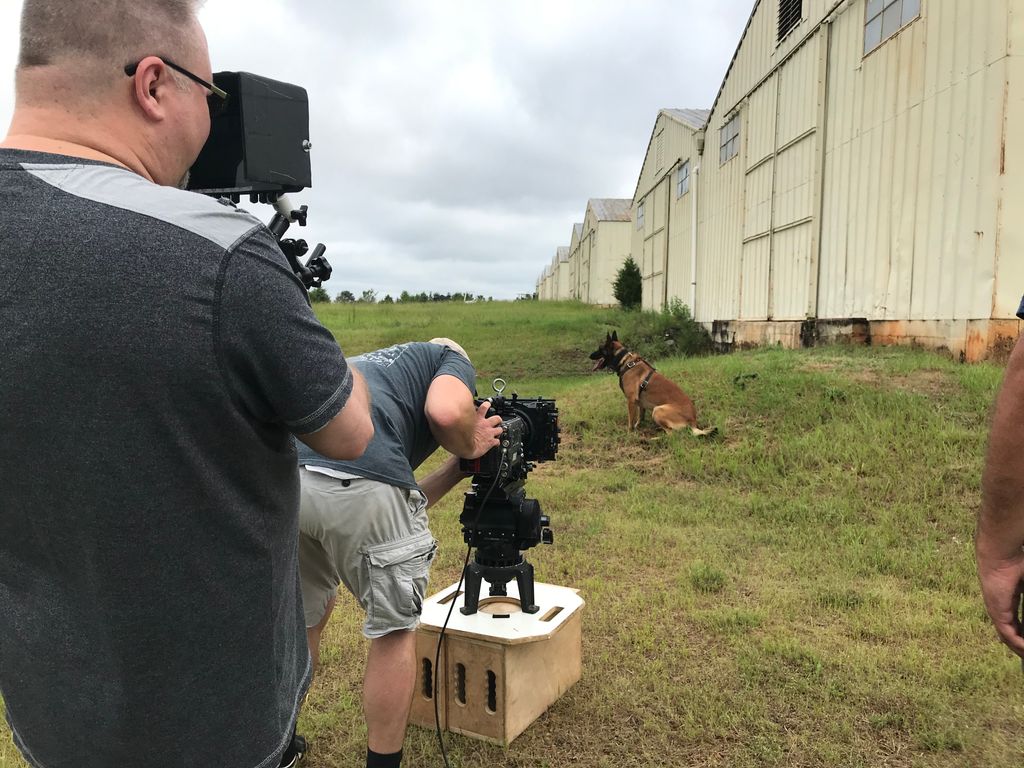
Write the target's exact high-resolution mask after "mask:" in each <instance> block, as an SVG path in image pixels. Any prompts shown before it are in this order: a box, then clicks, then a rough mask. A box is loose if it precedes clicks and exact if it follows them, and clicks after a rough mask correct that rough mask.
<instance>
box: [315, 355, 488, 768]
mask: <svg viewBox="0 0 1024 768" xmlns="http://www.w3.org/2000/svg"><path fill="white" fill-rule="evenodd" d="M349 362H350V363H351V364H352V365H353V366H354V367H355V368H357V369H358V370H359V371H360V372H361V373H362V374H363V376H364V377H365V379H366V382H367V385H368V387H369V390H370V393H371V395H372V407H371V415H372V418H373V425H374V437H373V439H372V440H371V442H370V445H369V447H368V448H367V449H366V453H364V454H363V456H362V457H361V458H359V459H357V460H354V461H332V460H330V459H327V458H324V457H323V456H321V455H319V454H317V453H315V452H314V451H312V450H310V449H308V448H306V447H305V446H302V445H300V446H299V465H300V467H302V469H301V471H300V474H301V483H302V497H301V503H300V511H299V527H300V538H299V572H300V575H301V577H302V600H303V606H304V610H305V614H306V627H307V629H306V634H307V639H308V641H309V650H310V654H311V656H312V657H313V663H314V666H315V665H316V663H317V662H318V661H319V647H320V635H321V633H322V632H323V629H324V627H325V626H326V625H327V620H328V619H329V618H330V615H331V611H332V609H333V608H334V603H335V600H336V598H337V591H338V585H339V584H340V583H344V584H345V586H346V587H347V588H348V590H349V592H351V593H352V594H353V595H354V596H355V598H356V599H357V600H358V601H359V603H360V605H362V607H363V609H364V610H365V611H366V622H365V624H364V625H363V634H364V635H365V636H366V637H367V638H369V640H370V652H369V657H368V659H367V662H366V671H365V675H364V678H363V713H364V716H365V717H366V729H367V742H368V744H367V757H366V765H367V768H394V767H396V766H398V765H400V764H401V759H402V743H403V742H404V740H405V727H406V723H407V721H408V718H409V707H410V704H411V702H412V694H413V687H414V685H415V682H416V639H415V635H414V633H413V630H414V629H415V628H416V626H417V624H418V623H419V615H420V610H421V608H422V605H423V597H424V594H425V592H426V587H427V578H428V576H429V571H430V563H431V561H432V560H433V557H434V552H435V550H436V549H437V543H436V542H435V541H434V537H433V536H432V535H431V533H430V529H429V527H428V525H427V515H426V509H427V507H428V506H430V505H432V504H433V503H434V502H436V501H437V500H438V499H440V498H441V497H442V496H444V494H445V493H447V492H448V491H449V490H451V489H452V488H454V487H455V485H456V484H458V482H459V481H460V480H462V478H463V477H464V475H463V474H462V473H461V472H460V471H459V462H458V458H457V457H462V458H466V459H474V458H477V457H479V456H482V455H483V454H485V453H486V452H487V451H488V450H490V449H491V448H492V447H494V446H496V445H498V436H499V435H500V434H501V428H500V426H499V424H500V423H501V418H500V417H498V416H491V417H488V416H487V415H486V414H487V408H488V404H487V403H484V404H482V405H481V406H480V407H479V408H477V407H476V406H475V405H474V402H473V393H474V390H475V380H476V373H475V371H474V370H473V366H472V365H471V364H470V362H469V357H468V356H467V355H466V352H465V350H463V349H462V347H460V346H459V345H458V344H456V343H455V342H453V341H451V340H450V339H433V340H432V341H430V342H415V343H409V344H401V345H398V346H395V347H391V348H389V349H381V350H377V351H376V352H369V353H367V354H365V355H361V356H359V357H354V358H350V359H349ZM439 445H440V446H443V447H444V448H446V449H447V450H448V451H450V452H451V453H452V454H454V456H452V457H449V459H448V460H447V461H446V462H445V463H444V464H443V465H442V466H441V467H440V468H439V469H438V470H437V471H435V472H433V473H431V474H430V475H428V476H427V477H426V478H424V479H423V480H422V481H421V482H420V483H419V484H417V482H416V479H415V477H414V475H413V472H414V470H415V469H416V468H417V467H419V466H420V464H422V463H423V461H425V460H426V459H427V457H428V456H430V455H431V454H432V453H433V452H434V451H435V450H436V449H437V448H438V446H439Z"/></svg>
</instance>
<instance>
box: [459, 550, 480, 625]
mask: <svg viewBox="0 0 1024 768" xmlns="http://www.w3.org/2000/svg"><path fill="white" fill-rule="evenodd" d="M481 575H482V574H481V571H480V567H479V566H478V565H477V564H476V563H470V564H469V565H467V566H466V575H465V579H464V583H465V586H466V591H465V600H463V603H462V607H461V608H459V610H460V611H461V612H462V614H463V615H464V616H472V615H473V614H474V613H476V611H477V608H478V607H479V606H480V578H481Z"/></svg>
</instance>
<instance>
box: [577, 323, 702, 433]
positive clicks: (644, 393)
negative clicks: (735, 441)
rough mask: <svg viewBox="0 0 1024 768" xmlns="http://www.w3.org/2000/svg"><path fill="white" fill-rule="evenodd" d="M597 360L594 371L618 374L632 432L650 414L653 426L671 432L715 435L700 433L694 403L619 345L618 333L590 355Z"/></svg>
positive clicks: (652, 368) (608, 338)
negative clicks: (606, 370) (603, 370)
mask: <svg viewBox="0 0 1024 768" xmlns="http://www.w3.org/2000/svg"><path fill="white" fill-rule="evenodd" d="M590 359H591V360H596V361H597V363H596V364H595V365H594V370H595V371H597V370H600V369H601V368H606V369H608V370H610V371H614V372H615V373H617V374H619V386H620V387H621V388H622V394H624V395H625V396H626V408H627V410H628V411H629V429H630V431H632V430H635V429H636V428H637V426H639V424H640V419H642V418H643V415H644V411H650V412H651V418H652V419H654V423H655V424H657V425H658V426H659V427H661V428H662V429H664V430H665V431H666V432H671V431H672V430H674V429H682V428H683V427H689V429H690V431H691V432H692V433H693V434H695V435H713V434H715V432H717V431H718V430H717V429H716V428H715V427H710V428H708V429H700V428H698V426H697V410H696V409H695V408H694V407H693V401H692V400H691V399H690V398H689V397H687V395H686V393H685V392H683V390H681V389H680V388H679V387H678V386H676V384H675V383H674V382H672V381H670V380H669V379H667V378H665V377H664V376H662V375H661V374H660V373H658V372H657V371H656V370H654V366H653V365H651V364H650V363H648V362H647V361H646V360H644V359H643V358H642V357H640V356H639V355H637V354H636V353H634V352H630V351H629V350H628V349H626V347H625V346H623V345H622V344H621V343H620V342H619V337H618V334H617V333H616V332H612V333H609V334H608V337H607V338H606V339H605V341H604V344H602V345H601V346H600V347H598V348H597V349H596V350H595V351H594V352H592V353H591V354H590Z"/></svg>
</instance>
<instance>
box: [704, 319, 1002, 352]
mask: <svg viewBox="0 0 1024 768" xmlns="http://www.w3.org/2000/svg"><path fill="white" fill-rule="evenodd" d="M705 326H707V327H708V330H709V331H710V333H711V338H712V341H713V342H714V345H715V348H716V349H717V350H719V351H722V352H727V351H732V350H735V349H749V348H753V347H763V346H781V347H786V348H789V349H797V348H799V347H814V346H819V345H823V344H864V345H871V344H877V345H881V346H888V345H895V346H910V347H920V348H922V349H933V350H935V351H939V352H946V353H948V354H950V355H951V356H953V357H954V358H956V359H958V360H961V361H962V362H971V363H974V362H979V361H981V360H996V361H1005V360H1006V358H1007V357H1008V356H1009V354H1010V351H1011V350H1012V349H1013V345H1014V344H1015V343H1016V341H1017V337H1018V336H1019V335H1020V332H1021V330H1022V321H1020V320H1016V319H1014V320H868V319H867V318H836V319H817V320H815V319H811V320H804V321H800V320H776V321H772V320H715V321H714V322H712V323H710V325H709V324H705Z"/></svg>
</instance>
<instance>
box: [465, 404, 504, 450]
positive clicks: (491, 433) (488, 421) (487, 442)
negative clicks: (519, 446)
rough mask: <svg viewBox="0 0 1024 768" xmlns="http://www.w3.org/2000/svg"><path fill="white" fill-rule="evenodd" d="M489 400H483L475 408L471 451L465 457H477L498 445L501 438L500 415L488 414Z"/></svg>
mask: <svg viewBox="0 0 1024 768" xmlns="http://www.w3.org/2000/svg"><path fill="white" fill-rule="evenodd" d="M490 407H491V401H490V400H484V401H483V402H482V403H480V405H479V407H478V408H477V409H476V424H475V425H474V428H473V451H472V452H471V453H470V455H468V456H466V458H467V459H479V458H480V457H481V456H483V455H484V454H485V453H487V452H488V451H489V450H491V448H494V447H495V446H496V445H499V444H500V442H501V440H500V438H501V416H498V415H497V414H495V415H494V416H488V415H487V411H488V410H489V409H490Z"/></svg>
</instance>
